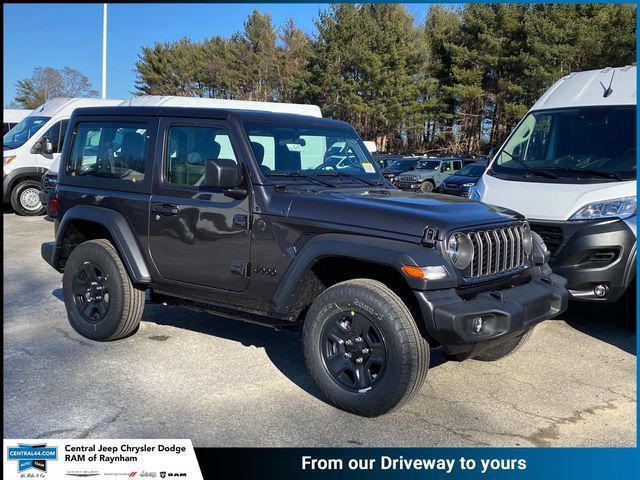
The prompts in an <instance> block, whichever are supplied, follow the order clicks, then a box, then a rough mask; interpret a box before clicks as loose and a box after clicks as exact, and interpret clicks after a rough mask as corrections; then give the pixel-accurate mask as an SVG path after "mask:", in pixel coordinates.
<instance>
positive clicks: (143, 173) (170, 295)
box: [42, 106, 568, 416]
mask: <svg viewBox="0 0 640 480" xmlns="http://www.w3.org/2000/svg"><path fill="white" fill-rule="evenodd" d="M68 138H70V141H68V142H65V146H64V152H63V160H62V165H61V168H60V175H59V180H58V185H57V197H55V205H49V209H50V215H51V216H52V217H54V218H55V231H56V238H55V242H50V243H45V244H43V245H42V256H43V258H44V259H45V260H46V261H47V262H48V263H50V264H51V265H52V266H53V267H54V268H55V269H56V270H58V271H60V272H63V287H64V300H65V304H66V308H67V312H68V317H69V321H70V323H71V325H72V327H73V328H74V329H75V330H76V331H78V332H79V333H80V334H81V335H84V336H85V337H88V338H90V339H93V340H98V341H107V340H116V339H119V338H122V337H126V336H127V335H130V334H131V333H133V332H134V331H135V330H136V328H137V326H138V324H139V322H140V318H141V316H142V312H143V308H144V304H145V291H149V292H150V298H151V300H152V301H157V302H163V303H168V304H176V305H182V306H186V307H190V308H194V309H199V310H204V311H208V312H211V313H213V314H218V315H221V316H224V317H231V318H236V319H240V320H245V321H249V322H254V323H260V324H265V325H270V326H273V327H286V326H301V327H302V329H303V344H304V353H305V358H306V362H307V367H308V369H309V372H310V373H311V375H312V377H313V379H314V380H315V382H316V383H317V385H318V387H319V388H320V389H321V390H322V392H324V394H325V395H326V397H327V398H328V399H329V400H330V401H331V402H332V403H333V404H334V405H336V406H337V407H339V408H341V409H344V410H346V411H349V412H353V413H356V414H358V415H365V416H375V415H380V414H383V413H385V412H388V411H390V410H392V409H394V408H396V407H399V406H401V405H402V404H404V403H405V402H407V401H408V400H409V399H410V398H411V397H412V395H414V394H415V393H416V392H417V391H418V390H419V389H420V387H421V386H422V384H423V381H424V379H425V376H426V374H427V370H428V368H429V352H430V347H432V348H433V347H436V346H443V347H444V348H445V349H446V351H447V352H448V353H449V354H451V355H453V356H456V357H458V358H460V359H463V358H466V357H475V358H476V359H481V360H497V359H499V358H501V357H504V356H505V355H508V354H509V353H511V352H513V351H514V350H515V349H517V348H518V347H519V346H520V345H521V344H522V343H523V342H524V341H525V340H526V339H527V337H528V336H529V334H530V332H531V330H532V328H533V327H534V325H536V324H537V323H539V322H540V321H542V320H545V319H548V318H551V317H554V316H556V315H558V314H559V313H561V312H562V311H564V310H565V308H566V304H567V296H568V294H567V291H566V289H565V288H564V280H563V279H562V278H561V277H558V276H557V275H554V274H553V273H552V272H551V270H550V269H549V266H548V265H547V260H548V252H547V250H546V248H545V246H544V243H543V242H542V241H541V239H540V238H539V237H538V236H537V235H535V234H533V233H532V232H531V231H530V229H529V226H528V224H527V222H526V221H525V219H524V218H523V217H522V216H520V215H519V214H516V213H514V212H512V211H509V210H507V209H504V208H497V207H492V206H489V205H485V204H482V203H480V202H473V201H469V200H466V199H461V198H455V197H448V196H441V195H435V194H434V195H428V196H424V195H421V194H419V193H412V192H403V191H400V190H397V189H395V188H393V186H392V185H390V184H389V183H388V182H387V181H386V180H385V179H384V178H383V177H382V175H381V174H380V171H379V169H378V166H377V165H376V162H375V161H373V160H372V158H371V156H370V154H369V153H368V152H367V150H366V148H365V147H364V145H363V143H362V141H361V140H360V139H359V138H358V136H357V134H356V133H355V132H354V130H353V129H352V128H351V127H350V126H349V125H347V124H345V123H343V122H339V121H334V120H328V119H323V118H317V117H314V116H306V115H298V114H287V113H274V112H258V111H250V110H234V109H211V108H187V107H163V106H160V107H140V106H122V107H108V108H100V107H96V108H85V109H78V110H76V111H75V113H74V114H73V116H72V118H71V121H70V123H69V131H68ZM336 143H340V144H341V145H343V151H344V152H345V154H346V155H349V156H350V158H353V159H355V161H353V162H351V163H350V166H349V167H348V168H343V169H340V170H337V169H334V168H331V163H328V162H327V151H330V149H331V147H332V145H334V144H336Z"/></svg>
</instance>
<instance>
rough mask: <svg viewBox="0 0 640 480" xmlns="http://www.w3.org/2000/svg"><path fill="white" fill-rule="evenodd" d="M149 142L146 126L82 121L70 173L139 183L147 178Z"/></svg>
mask: <svg viewBox="0 0 640 480" xmlns="http://www.w3.org/2000/svg"><path fill="white" fill-rule="evenodd" d="M148 142H149V136H148V135H147V130H146V126H145V125H137V124H133V123H100V124H97V123H91V124H89V123H80V124H79V125H78V127H77V128H76V131H75V133H74V143H73V147H72V152H71V158H70V159H69V161H68V163H67V172H68V173H70V174H71V175H89V176H95V177H108V178H117V179H121V180H129V181H132V182H139V181H141V180H143V179H144V170H145V158H146V153H147V149H148Z"/></svg>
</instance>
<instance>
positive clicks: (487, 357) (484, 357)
mask: <svg viewBox="0 0 640 480" xmlns="http://www.w3.org/2000/svg"><path fill="white" fill-rule="evenodd" d="M532 334H533V328H531V329H529V330H527V331H526V332H525V333H523V334H522V335H518V336H517V337H514V338H511V339H509V340H507V341H505V342H503V343H501V344H499V345H496V346H495V347H492V348H489V349H487V350H485V351H484V352H482V353H480V354H478V355H476V356H475V357H473V358H474V359H475V360H480V361H481V362H495V361H497V360H501V359H503V358H505V357H508V356H509V355H511V354H513V353H515V352H516V351H518V350H519V349H520V348H521V347H522V346H523V345H524V344H525V343H527V341H529V339H530V338H531V335H532Z"/></svg>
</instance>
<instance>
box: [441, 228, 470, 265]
mask: <svg viewBox="0 0 640 480" xmlns="http://www.w3.org/2000/svg"><path fill="white" fill-rule="evenodd" d="M447 255H449V258H450V259H451V262H452V263H453V266H454V267H456V268H457V269H458V270H464V269H465V268H467V267H468V266H469V264H470V263H471V259H472V258H473V244H472V243H471V240H469V237H467V236H466V235H464V234H462V233H454V234H453V235H451V236H450V237H449V241H448V242H447Z"/></svg>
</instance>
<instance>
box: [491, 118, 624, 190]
mask: <svg viewBox="0 0 640 480" xmlns="http://www.w3.org/2000/svg"><path fill="white" fill-rule="evenodd" d="M491 174H492V175H494V176H496V177H504V178H505V179H509V180H518V181H538V182H555V183H597V182H615V181H629V180H635V179H636V107H635V106H613V107H585V108H571V109H558V110H548V111H539V112H532V113H530V114H529V115H527V117H525V119H524V120H523V121H522V122H521V123H520V125H519V126H518V128H516V130H515V131H514V132H513V134H512V135H511V137H510V138H509V140H508V141H507V143H506V144H505V146H504V148H503V149H502V150H501V151H500V152H499V153H498V155H497V157H496V159H495V161H494V162H493V164H492V166H491Z"/></svg>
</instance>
